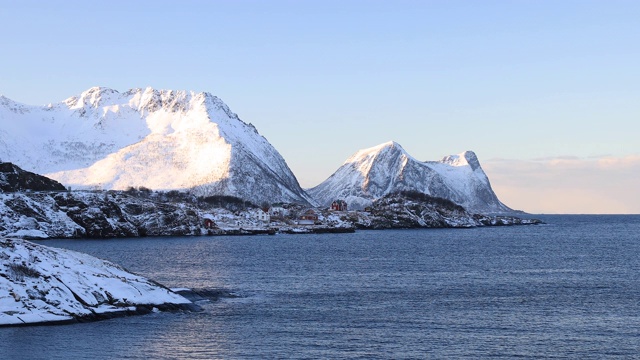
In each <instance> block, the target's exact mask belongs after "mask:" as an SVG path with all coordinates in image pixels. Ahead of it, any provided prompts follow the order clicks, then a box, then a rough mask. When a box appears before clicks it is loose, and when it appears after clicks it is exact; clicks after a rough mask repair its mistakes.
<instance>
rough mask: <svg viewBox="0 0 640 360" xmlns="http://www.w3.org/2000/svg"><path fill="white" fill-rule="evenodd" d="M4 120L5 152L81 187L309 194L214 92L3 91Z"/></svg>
mask: <svg viewBox="0 0 640 360" xmlns="http://www.w3.org/2000/svg"><path fill="white" fill-rule="evenodd" d="M0 123H1V124H2V127H1V128H0V160H1V161H11V162H13V163H15V164H17V165H18V166H20V167H22V168H24V169H27V170H29V171H33V172H36V173H40V174H46V175H47V176H49V177H51V178H52V179H55V180H57V181H60V182H61V183H62V184H64V185H65V186H71V187H72V188H91V189H116V190H118V189H120V190H121V189H126V188H128V187H131V186H132V187H139V186H144V187H147V188H150V189H158V190H168V189H193V190H194V191H196V193H198V194H200V195H209V194H224V195H232V196H238V197H241V198H244V199H246V200H249V201H253V202H256V203H260V202H262V201H268V202H277V201H286V202H301V203H307V202H308V201H309V199H308V198H307V195H306V194H305V192H304V191H303V190H302V189H301V188H300V186H299V184H298V181H297V179H296V178H295V176H294V175H293V173H292V172H291V170H290V169H289V167H288V166H287V164H286V162H285V161H284V159H283V158H282V156H281V155H280V154H279V153H278V152H277V151H276V150H275V148H273V146H272V145H271V144H269V142H268V141H267V140H266V139H265V138H264V137H262V136H261V135H260V134H259V133H258V132H257V130H256V129H255V128H254V127H253V125H251V124H247V123H244V122H243V121H242V120H240V119H239V118H238V116H237V115H236V114H234V113H232V112H231V111H230V110H229V108H228V107H227V106H226V105H225V104H224V103H223V102H222V101H221V100H220V99H218V98H217V97H215V96H212V95H210V94H208V93H194V92H187V91H171V90H154V89H152V88H147V89H132V90H129V91H127V92H124V93H119V92H117V91H115V90H111V89H107V88H99V87H94V88H91V89H89V90H87V91H85V92H83V93H82V94H80V95H78V96H74V97H71V98H69V99H67V100H65V101H63V102H61V103H58V104H50V105H48V106H44V107H37V106H27V105H23V104H19V103H16V102H14V101H11V100H9V99H7V98H6V97H0Z"/></svg>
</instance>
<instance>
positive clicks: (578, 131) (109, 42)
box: [0, 0, 640, 212]
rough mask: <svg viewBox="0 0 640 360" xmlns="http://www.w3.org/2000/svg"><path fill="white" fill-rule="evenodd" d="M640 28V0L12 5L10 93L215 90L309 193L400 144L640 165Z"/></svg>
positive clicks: (0, 71) (425, 151)
mask: <svg viewBox="0 0 640 360" xmlns="http://www.w3.org/2000/svg"><path fill="white" fill-rule="evenodd" d="M639 19H640V1H636V0H633V1H621V0H606V1H605V0H602V1H588V0H579V1H578V0H576V1H568V0H567V1H563V0H554V1H544V0H529V1H524V0H522V1H515V0H514V1H506V0H505V1H480V0H475V1H427V0H425V1H402V0H394V1H390V0H389V1H373V0H370V1H364V0H363V1H348V0H342V1H326V0H325V1H237V0H236V1H114V0H110V1H108V2H107V1H105V2H102V3H96V2H92V1H86V0H85V1H25V0H20V1H17V0H16V1H3V0H0V34H1V36H2V38H1V40H0V45H1V47H0V49H1V53H0V54H1V56H0V94H3V95H5V96H7V97H9V98H11V99H13V100H16V101H20V102H23V103H27V104H34V105H39V104H45V103H49V102H58V101H61V100H63V99H65V98H67V97H69V96H72V95H75V94H78V93H80V92H82V91H84V90H86V89H87V88H89V87H92V86H107V87H111V88H114V89H116V90H119V91H125V90H127V89H129V88H135V87H146V86H152V87H154V88H159V89H174V90H195V91H207V92H210V93H212V94H214V95H217V96H219V97H220V98H221V99H222V100H223V101H225V102H226V103H227V104H228V105H229V106H230V107H231V109H232V110H233V111H234V112H236V113H237V114H238V115H239V116H240V117H241V118H242V119H243V120H245V121H246V122H251V123H253V124H254V125H255V126H256V127H257V129H258V130H259V131H260V133H261V134H263V135H264V136H265V137H266V138H267V139H268V140H269V141H270V142H271V143H272V144H273V145H274V146H275V147H276V149H278V150H279V151H280V152H281V153H282V155H283V156H284V158H285V159H286V160H287V162H288V164H289V166H290V167H291V168H292V170H293V171H294V173H295V174H296V176H297V177H298V179H299V180H300V182H301V184H302V185H303V186H304V187H310V186H314V185H316V184H318V183H319V182H321V181H322V180H324V179H325V178H326V177H328V176H329V175H330V174H331V173H332V172H333V171H334V170H335V169H337V168H338V166H340V165H341V164H342V162H343V161H344V160H346V158H347V157H349V156H350V155H351V154H352V153H354V152H355V151H356V150H358V149H361V148H366V147H370V146H374V145H377V144H379V143H382V142H385V141H388V140H395V141H397V142H399V143H400V144H401V145H403V146H404V147H405V149H406V150H407V151H409V153H411V154H412V155H413V156H415V157H416V158H419V159H423V160H437V159H439V158H441V157H442V156H444V155H447V154H451V153H459V152H462V151H465V150H474V151H475V152H476V153H477V154H478V156H479V158H480V161H481V163H483V164H484V163H490V162H491V161H497V159H505V158H506V159H511V160H521V161H530V160H532V159H540V158H555V157H566V156H573V157H577V158H578V159H587V158H591V157H600V156H609V157H616V158H624V157H628V156H633V155H639V154H640V141H639V140H638V138H639V135H638V134H640V118H639V117H640V45H638V44H640V20H639ZM537 161H539V160H537ZM488 167H490V166H488ZM495 168H496V169H497V168H500V167H495ZM496 171H497V170H496ZM487 172H488V174H489V176H490V178H492V174H491V173H490V171H487ZM498 175H499V176H498ZM638 175H639V176H640V172H639V174H638ZM504 176H507V177H508V174H503V173H500V174H496V178H499V179H502V178H504ZM500 186H501V184H498V183H495V181H494V187H495V188H496V192H497V193H498V195H499V196H500ZM636 191H638V190H636ZM516 192H517V191H516ZM638 198H640V195H639V196H638ZM503 200H505V202H506V203H507V204H508V205H512V206H514V207H520V208H525V210H527V209H526V208H527V206H529V205H528V203H523V204H522V205H520V204H515V205H513V204H510V203H509V200H508V199H503ZM513 201H516V200H511V202H513ZM541 211H549V212H553V209H549V210H547V209H545V208H544V207H543V208H541ZM631 211H638V212H640V207H638V210H631Z"/></svg>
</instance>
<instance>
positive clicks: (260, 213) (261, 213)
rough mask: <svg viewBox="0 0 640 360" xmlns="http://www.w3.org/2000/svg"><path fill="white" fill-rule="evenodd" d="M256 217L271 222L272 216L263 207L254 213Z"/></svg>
mask: <svg viewBox="0 0 640 360" xmlns="http://www.w3.org/2000/svg"><path fill="white" fill-rule="evenodd" d="M253 216H254V219H255V220H258V221H262V222H267V223H268V222H270V221H271V216H270V215H269V214H268V213H267V212H265V211H264V210H262V209H258V210H257V211H255V212H254V213H253Z"/></svg>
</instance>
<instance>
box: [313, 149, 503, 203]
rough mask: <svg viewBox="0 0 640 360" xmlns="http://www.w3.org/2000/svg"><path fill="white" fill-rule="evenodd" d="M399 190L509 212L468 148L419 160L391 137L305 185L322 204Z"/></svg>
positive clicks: (366, 200)
mask: <svg viewBox="0 0 640 360" xmlns="http://www.w3.org/2000/svg"><path fill="white" fill-rule="evenodd" d="M399 191H418V192H421V193H424V194H428V195H431V196H434V197H439V198H443V199H447V200H451V201H453V202H454V203H456V204H458V205H461V206H463V207H464V208H465V209H466V210H468V211H470V212H477V213H502V212H512V211H513V210H512V209H510V208H509V207H507V206H506V205H504V204H503V203H502V202H500V200H498V198H497V196H496V194H495V193H494V192H493V189H491V184H490V183H489V179H488V178H487V175H486V174H485V173H484V171H483V170H482V168H481V167H480V162H479V161H478V158H477V157H476V155H475V154H474V153H473V152H472V151H466V152H464V153H461V154H458V155H449V156H446V157H445V158H443V159H442V160H440V161H426V162H422V161H419V160H417V159H415V158H414V157H412V156H411V155H409V154H408V153H407V152H406V151H405V150H404V149H403V148H402V146H400V145H399V144H398V143H396V142H393V141H391V142H387V143H384V144H381V145H378V146H374V147H372V148H369V149H364V150H360V151H358V152H356V153H355V154H354V155H353V156H351V157H350V158H349V159H348V160H347V161H346V162H345V163H344V164H343V165H342V166H341V167H340V168H338V170H337V171H336V172H335V173H333V175H331V176H330V177H329V178H328V179H327V180H325V181H324V182H322V183H321V184H320V185H318V186H316V187H314V188H311V189H308V190H307V192H308V194H309V195H311V197H313V198H314V199H315V200H316V202H318V203H319V204H321V205H323V206H329V205H330V204H331V202H333V201H334V200H336V199H343V200H345V201H346V202H347V203H348V204H349V208H350V209H362V208H364V207H366V206H369V205H371V204H372V202H373V201H374V200H376V199H379V198H381V197H383V196H385V195H388V194H391V193H394V192H399Z"/></svg>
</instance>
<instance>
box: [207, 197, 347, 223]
mask: <svg viewBox="0 0 640 360" xmlns="http://www.w3.org/2000/svg"><path fill="white" fill-rule="evenodd" d="M329 209H330V210H332V211H347V202H346V201H344V200H335V201H334V202H333V203H331V207H330V208H329ZM266 210H267V211H265V209H251V210H249V211H248V212H247V213H246V215H245V217H246V218H247V220H249V221H257V222H261V223H263V224H264V225H267V224H269V223H270V222H271V221H272V220H282V221H284V220H285V217H288V216H289V215H290V210H288V209H286V208H284V207H280V206H273V207H270V208H268V209H266ZM214 220H215V219H214V217H213V216H212V215H205V216H204V227H205V228H206V229H214V228H216V227H217V225H216V222H215V221H214ZM294 221H295V222H296V224H297V225H314V224H316V222H317V221H318V214H317V213H316V211H315V210H314V209H308V210H306V211H304V212H303V213H302V214H301V215H299V216H298V217H297V219H294ZM234 222H235V223H236V224H235V225H237V226H241V225H242V224H241V222H242V221H241V220H235V221H234Z"/></svg>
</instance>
